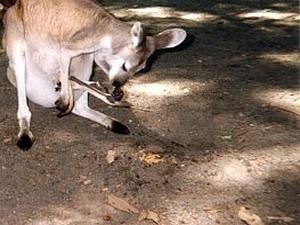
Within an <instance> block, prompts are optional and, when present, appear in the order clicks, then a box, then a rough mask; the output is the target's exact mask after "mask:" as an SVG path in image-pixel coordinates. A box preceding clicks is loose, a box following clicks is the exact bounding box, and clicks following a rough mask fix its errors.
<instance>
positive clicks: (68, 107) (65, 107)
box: [55, 97, 74, 118]
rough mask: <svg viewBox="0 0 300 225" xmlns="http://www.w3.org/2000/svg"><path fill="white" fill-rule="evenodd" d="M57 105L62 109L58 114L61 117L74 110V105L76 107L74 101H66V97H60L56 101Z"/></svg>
mask: <svg viewBox="0 0 300 225" xmlns="http://www.w3.org/2000/svg"><path fill="white" fill-rule="evenodd" d="M55 105H56V108H57V109H58V110H59V111H60V113H59V114H58V115H57V117H59V118H60V117H63V116H65V115H67V114H69V113H70V112H72V110H73V107H74V103H73V102H69V101H65V99H64V98H63V97H59V98H58V99H57V100H56V101H55Z"/></svg>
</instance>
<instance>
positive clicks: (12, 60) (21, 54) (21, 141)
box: [7, 41, 34, 150]
mask: <svg viewBox="0 0 300 225" xmlns="http://www.w3.org/2000/svg"><path fill="white" fill-rule="evenodd" d="M7 52H8V57H9V67H10V70H11V72H12V73H13V72H14V73H15V74H14V75H15V81H16V87H17V94H18V113H17V117H18V120H19V133H18V136H17V145H18V146H19V148H21V149H22V150H28V149H29V148H30V147H31V146H32V144H33V141H34V137H33V135H32V133H31V131H30V120H31V112H30V111H29V107H28V104H27V98H26V81H25V79H26V71H25V46H24V42H23V41H15V42H14V43H9V44H8V46H7Z"/></svg>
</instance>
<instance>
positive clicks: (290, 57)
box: [259, 52, 300, 66]
mask: <svg viewBox="0 0 300 225" xmlns="http://www.w3.org/2000/svg"><path fill="white" fill-rule="evenodd" d="M259 58H260V59H266V60H269V61H273V62H277V63H282V64H286V65H291V66H299V60H300V54H299V53H298V52H295V53H283V54H278V53H275V54H263V55H261V56H259Z"/></svg>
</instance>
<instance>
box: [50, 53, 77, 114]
mask: <svg viewBox="0 0 300 225" xmlns="http://www.w3.org/2000/svg"><path fill="white" fill-rule="evenodd" d="M70 62H71V59H70V58H68V57H62V58H61V61H60V77H59V81H60V83H61V90H60V97H59V98H58V99H57V100H56V102H55V105H56V108H57V109H58V110H60V111H61V112H60V114H59V115H58V116H60V117H61V116H64V115H66V114H68V113H70V112H71V111H72V109H73V107H74V96H73V90H72V86H71V84H70V81H69V69H70Z"/></svg>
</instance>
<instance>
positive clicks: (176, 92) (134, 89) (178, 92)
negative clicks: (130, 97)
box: [127, 79, 207, 97]
mask: <svg viewBox="0 0 300 225" xmlns="http://www.w3.org/2000/svg"><path fill="white" fill-rule="evenodd" d="M206 88H207V85H205V83H199V82H194V81H189V80H174V79H172V80H162V81H156V82H151V83H131V84H130V85H129V86H128V87H127V89H128V91H129V92H130V93H139V94H142V95H145V96H154V97H176V96H187V95H189V94H191V93H192V92H193V91H194V90H195V89H197V90H199V89H202V90H205V89H206Z"/></svg>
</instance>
